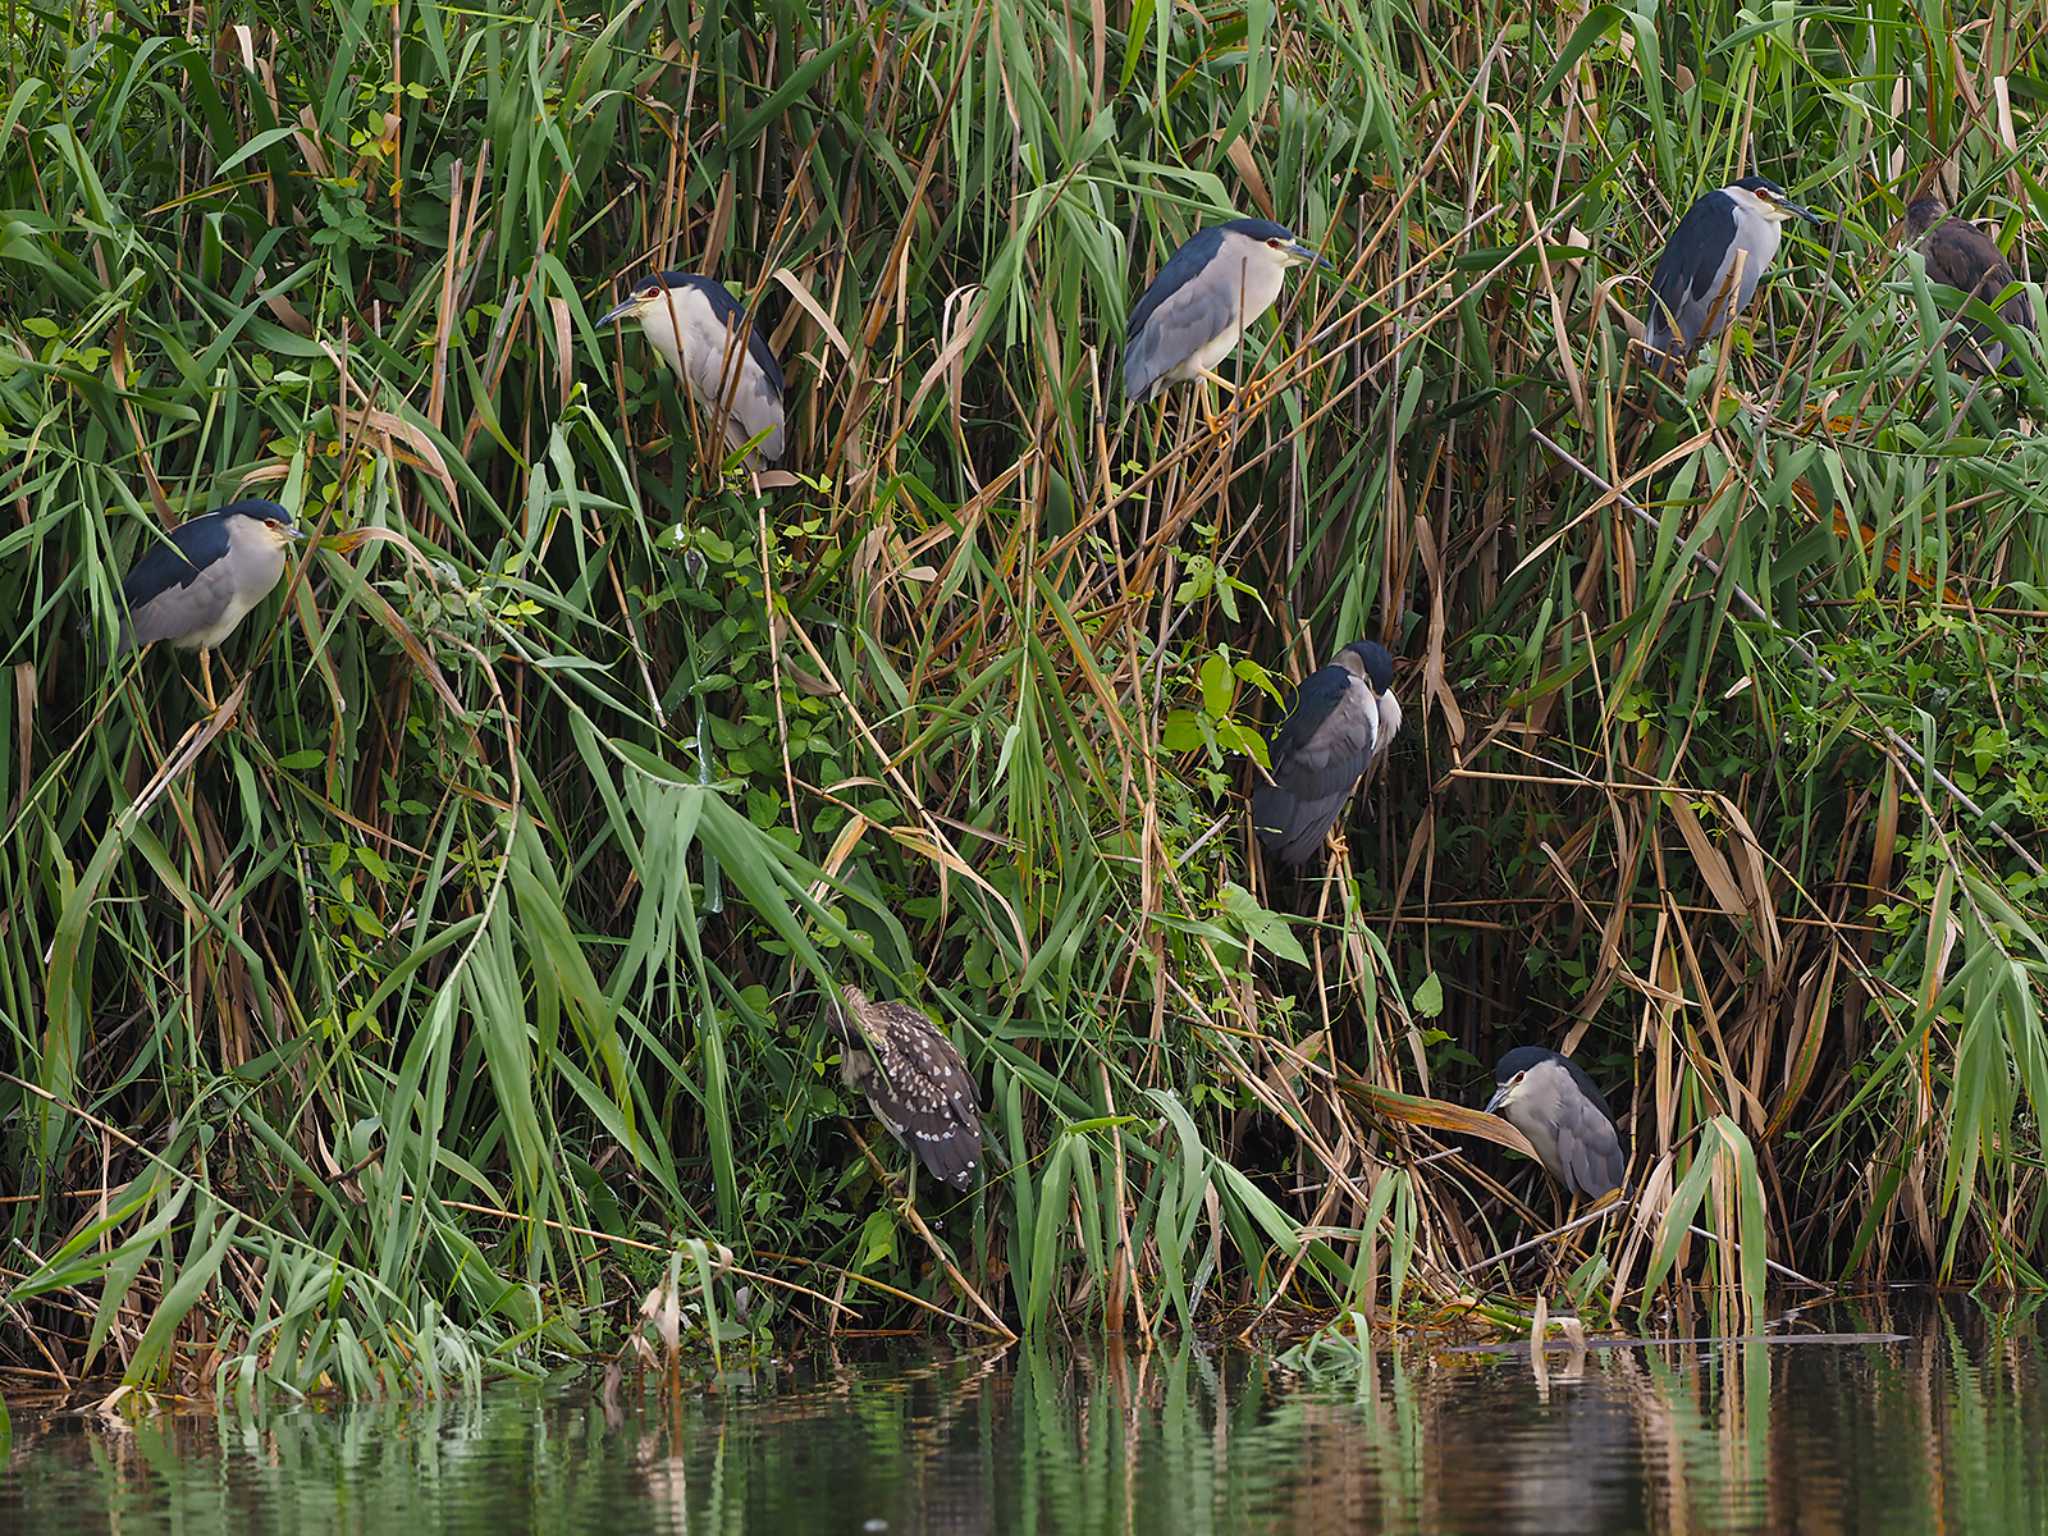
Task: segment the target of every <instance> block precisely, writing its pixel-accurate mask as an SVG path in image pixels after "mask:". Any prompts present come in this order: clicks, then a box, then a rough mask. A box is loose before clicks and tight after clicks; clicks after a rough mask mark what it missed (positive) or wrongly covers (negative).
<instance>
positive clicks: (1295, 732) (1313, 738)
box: [1270, 667, 1379, 800]
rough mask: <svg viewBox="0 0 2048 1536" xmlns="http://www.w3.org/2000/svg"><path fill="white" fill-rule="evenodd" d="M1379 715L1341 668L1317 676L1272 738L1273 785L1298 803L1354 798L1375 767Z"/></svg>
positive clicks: (1326, 669)
mask: <svg viewBox="0 0 2048 1536" xmlns="http://www.w3.org/2000/svg"><path fill="white" fill-rule="evenodd" d="M1378 739H1379V710H1378V707H1377V704H1376V701H1375V700H1374V699H1373V696H1372V694H1371V693H1370V691H1369V690H1367V689H1366V688H1365V687H1364V685H1363V684H1360V683H1357V682H1355V681H1354V680H1353V679H1352V677H1351V676H1350V674H1349V673H1347V672H1346V671H1344V669H1343V668H1341V667H1324V668H1322V669H1321V670H1320V671H1317V672H1315V673H1314V674H1312V675H1311V676H1310V677H1309V678H1308V679H1307V680H1306V681H1305V682H1304V683H1303V684H1302V685H1301V689H1300V691H1299V692H1298V693H1297V694H1296V695H1295V699H1294V708H1293V709H1291V710H1290V711H1288V715H1287V718H1286V719H1285V720H1283V721H1281V722H1280V729H1279V730H1278V731H1276V732H1274V733H1273V742H1272V749H1271V753H1270V755H1271V758H1272V762H1273V781H1274V783H1276V784H1278V785H1280V786H1281V787H1282V788H1283V789H1285V790H1286V791H1287V792H1288V793H1289V794H1291V795H1293V796H1294V797H1295V798H1296V799H1298V800H1320V799H1323V798H1325V797H1326V796H1329V795H1341V794H1349V793H1350V792H1351V787H1352V785H1354V784H1356V783H1357V782H1358V776H1359V775H1360V774H1362V773H1364V772H1365V768H1366V764H1368V763H1369V762H1371V761H1372V753H1373V748H1374V746H1375V745H1377V743H1378Z"/></svg>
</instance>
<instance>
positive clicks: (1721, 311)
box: [1644, 190, 1777, 352]
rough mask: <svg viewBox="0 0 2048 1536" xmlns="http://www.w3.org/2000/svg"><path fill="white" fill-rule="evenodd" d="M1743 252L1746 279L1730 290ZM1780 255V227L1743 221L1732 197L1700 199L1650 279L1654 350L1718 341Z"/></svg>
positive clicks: (1649, 332)
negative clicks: (1737, 259)
mask: <svg viewBox="0 0 2048 1536" xmlns="http://www.w3.org/2000/svg"><path fill="white" fill-rule="evenodd" d="M1738 253H1739V254H1740V255H1741V256H1742V258H1743V262H1742V280H1741V282H1740V284H1739V285H1737V286H1735V287H1734V288H1733V289H1732V290H1730V289H1729V277H1730V275H1731V274H1732V272H1733V270H1734V266H1735V258H1736V256H1737V254H1738ZM1776 254H1777V230H1776V227H1775V226H1772V225H1766V224H1762V223H1761V222H1760V221H1758V220H1755V219H1744V218H1742V217H1740V216H1739V214H1738V211H1737V209H1736V206H1735V201H1734V199H1733V198H1731V197H1729V196H1728V194H1727V193H1726V192H1722V191H1718V190H1717V191H1713V192H1709V193H1707V194H1706V195H1705V196H1704V197H1702V198H1700V199H1699V200H1698V201H1697V202H1695V203H1694V204H1693V205H1692V207H1690V208H1688V209H1687V210H1686V211H1685V217H1684V218H1682V219H1680V220H1679V221H1678V228H1676V229H1675V230H1673V231H1672V232H1671V239H1670V241H1669V242H1668V243H1667V244H1666V245H1665V247H1664V255H1663V256H1662V258H1661V259H1659V261H1658V262H1657V270H1656V272H1655V273H1654V274H1653V275H1652V276H1651V278H1650V320H1649V324H1648V325H1647V326H1646V327H1645V338H1644V339H1645V340H1646V341H1647V342H1648V344H1649V346H1650V347H1651V349H1652V350H1654V351H1658V352H1671V351H1690V350H1691V349H1692V348H1693V347H1695V346H1697V345H1699V343H1700V342H1701V341H1703V340H1706V339H1708V338H1709V337H1712V336H1718V335H1719V334H1720V333H1721V332H1722V331H1723V330H1725V329H1727V326H1728V322H1729V320H1730V319H1731V318H1732V317H1733V316H1735V315H1737V314H1739V313H1740V312H1741V311H1742V310H1744V309H1746V308H1748V307H1749V301H1750V299H1751V298H1753V297H1754V296H1755V294H1756V285H1757V283H1758V282H1759V281H1760V280H1761V279H1762V277H1763V275H1764V269H1765V268H1766V267H1768V266H1769V265H1770V264H1771V258H1772V257H1773V256H1774V255H1776ZM1674 326H1675V327H1676V330H1675V332H1674V330H1673V327H1674ZM1674 343H1675V344H1676V345H1675V346H1674Z"/></svg>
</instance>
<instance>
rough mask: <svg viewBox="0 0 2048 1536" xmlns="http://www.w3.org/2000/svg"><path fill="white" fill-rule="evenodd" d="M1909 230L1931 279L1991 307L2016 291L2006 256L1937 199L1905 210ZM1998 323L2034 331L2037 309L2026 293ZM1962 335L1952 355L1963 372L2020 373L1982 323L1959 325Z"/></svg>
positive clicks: (2006, 306)
mask: <svg viewBox="0 0 2048 1536" xmlns="http://www.w3.org/2000/svg"><path fill="white" fill-rule="evenodd" d="M1906 227H1907V228H1908V229H1909V230H1911V231H1912V235H1913V238H1914V239H1915V240H1917V241H1919V242H1920V255H1921V258H1922V260H1924V261H1925V262H1926V264H1927V276H1928V278H1929V279H1930V280H1931V281H1933V282H1937V283H1941V284H1943V285H1944V286H1946V287H1949V288H1954V289H1956V290H1957V291H1958V292H1960V293H1963V294H1967V295H1968V296H1969V297H1971V298H1973V299H1977V300H1979V301H1981V302H1982V303H1984V304H1985V305H1987V306H1989V305H1991V304H1996V303H1997V302H1998V296H1999V295H2000V294H2001V293H2003V292H2005V290H2006V289H2008V288H2010V287H2012V285H2013V283H2014V282H2015V281H2016V279H2015V278H2014V277H2013V274H2012V268H2011V267H2010V266H2009V265H2007V263H2006V259H2005V253H2004V252H2003V251H2001V250H2000V249H1999V248H1998V246H1997V245H1996V244H1995V243H1994V242H1993V241H1992V239H1991V237H1990V236H1989V235H1987V234H1985V233H1984V232H1983V231H1982V230H1980V229H1979V228H1977V226H1976V225H1974V224H1968V223H1965V222H1964V221H1963V220H1961V219H1952V218H1950V217H1949V212H1948V207H1947V205H1946V204H1944V203H1943V202H1942V200H1941V199H1940V198H1938V197H1923V198H1918V199H1916V200H1915V201H1914V202H1913V203H1912V204H1911V205H1910V206H1909V207H1908V208H1907V209H1906ZM1998 318H1999V319H2001V320H2003V321H2004V322H2005V323H2006V324H2007V325H2009V326H2011V327H2012V328H2013V329H2014V330H2016V331H2032V330H2034V329H2035V326H2034V304H2033V300H2031V299H2029V298H2028V297H2027V294H2026V291H2025V290H2024V289H2022V290H2021V291H2020V292H2018V293H2015V294H2014V295H2013V296H2012V297H2011V298H2009V299H2007V300H2006V301H2005V302H2004V303H2003V304H2000V305H1999V306H1998ZM1956 330H1957V332H1958V334H1957V335H1956V336H1955V337H1954V339H1953V340H1951V341H1950V343H1949V347H1950V353H1951V356H1952V357H1953V358H1954V360H1955V363H1956V365H1957V369H1958V371H1959V372H1963V373H1970V374H1981V373H1993V372H1998V371H2001V365H2007V366H2004V367H2003V370H2002V371H2004V372H2005V373H2007V374H2017V373H2018V372H2019V369H2018V367H2017V366H2016V365H2017V363H2018V361H2019V360H2018V359H2017V358H2008V357H2007V356H2006V355H2005V343H2003V342H2001V341H1997V340H1995V339H1993V337H1992V333H1991V328H1990V327H1989V326H1987V325H1985V324H1984V323H1983V322H1982V321H1978V320H1966V321H1958V322H1957V325H1956Z"/></svg>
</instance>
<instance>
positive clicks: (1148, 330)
mask: <svg viewBox="0 0 2048 1536" xmlns="http://www.w3.org/2000/svg"><path fill="white" fill-rule="evenodd" d="M1222 244H1223V237H1222V234H1221V232H1220V231H1217V230H1211V229H1205V230H1203V231H1202V232H1201V233H1200V234H1198V235H1196V236H1195V237H1194V238H1193V239H1192V240H1190V241H1188V243H1187V244H1186V245H1184V246H1182V247H1181V248H1180V249H1179V250H1178V251H1176V252H1175V253H1174V256H1173V260H1171V261H1169V262H1168V263H1167V264H1166V265H1165V266H1163V267H1161V268H1160V269H1159V275H1158V276H1157V277H1155V278H1153V279H1152V286H1151V287H1149V288H1147V289H1146V290H1145V295H1144V297H1143V298H1141V299H1139V300H1138V306H1137V308H1135V309H1133V310H1132V311H1131V319H1130V326H1129V329H1128V331H1127V332H1126V334H1125V337H1124V393H1125V394H1126V395H1128V396H1130V398H1131V399H1133V400H1143V399H1147V398H1149V397H1150V396H1151V394H1152V392H1153V390H1154V388H1155V387H1156V386H1157V385H1158V384H1159V382H1160V381H1161V380H1162V379H1164V378H1165V377H1166V376H1167V375H1168V374H1169V373H1171V372H1172V371H1173V370H1174V369H1175V368H1178V367H1179V366H1180V365H1181V364H1183V363H1185V362H1186V361H1187V360H1188V359H1189V358H1191V357H1193V356H1194V355H1195V353H1197V352H1199V351H1200V350H1201V349H1202V348H1203V347H1205V346H1207V345H1208V344H1209V343H1210V342H1212V341H1214V340H1215V339H1216V338H1217V337H1218V336H1221V335H1222V334H1223V333H1224V332H1225V331H1226V330H1228V329H1229V328H1230V326H1231V324H1232V322H1233V321H1234V320H1235V319H1236V317H1237V296H1238V291H1239V287H1240V283H1239V281H1238V279H1237V277H1236V275H1235V274H1232V276H1231V280H1230V281H1228V282H1223V281H1216V282H1200V283H1198V282H1196V281H1195V279H1196V278H1197V277H1199V276H1200V275H1201V274H1202V272H1203V271H1204V269H1205V268H1207V267H1209V266H1210V265H1212V264H1213V263H1214V262H1215V260H1216V259H1217V255H1218V253H1219V252H1220V250H1221V249H1222Z"/></svg>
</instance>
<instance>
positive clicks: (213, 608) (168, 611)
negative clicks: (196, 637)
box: [119, 546, 235, 651]
mask: <svg viewBox="0 0 2048 1536" xmlns="http://www.w3.org/2000/svg"><path fill="white" fill-rule="evenodd" d="M160 547H161V546H160ZM231 563H232V562H231V561H229V560H228V559H227V557H226V555H225V553H223V554H222V555H221V556H219V557H217V558H215V559H214V560H212V561H211V562H209V563H207V564H206V565H204V566H193V565H190V564H189V563H188V564H186V566H185V569H186V571H187V572H188V574H187V575H186V577H185V579H184V580H182V581H177V582H173V583H171V584H170V585H167V586H164V587H162V588H161V589H159V590H158V591H157V593H156V594H155V596H153V597H150V598H147V599H146V600H144V601H143V602H141V603H137V604H135V605H134V606H133V607H131V608H130V609H129V610H128V617H127V618H126V619H125V620H123V622H122V626H121V641H120V645H119V649H120V650H122V651H126V650H130V649H133V648H136V647H139V646H144V645H148V644H150V643H152V642H153V641H157V640H177V639H179V638H181V637H183V636H186V635H190V634H192V633H194V632H195V631H203V630H207V629H210V628H212V627H213V626H214V625H215V624H217V623H219V622H220V618H221V615H222V614H224V613H226V612H227V611H228V607H229V605H230V604H232V603H233V601H234V596H235V582H234V576H233V574H232V572H231V571H230V570H229V566H230V564H231ZM123 590H124V592H125V590H126V587H125V585H124V588H123Z"/></svg>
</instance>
